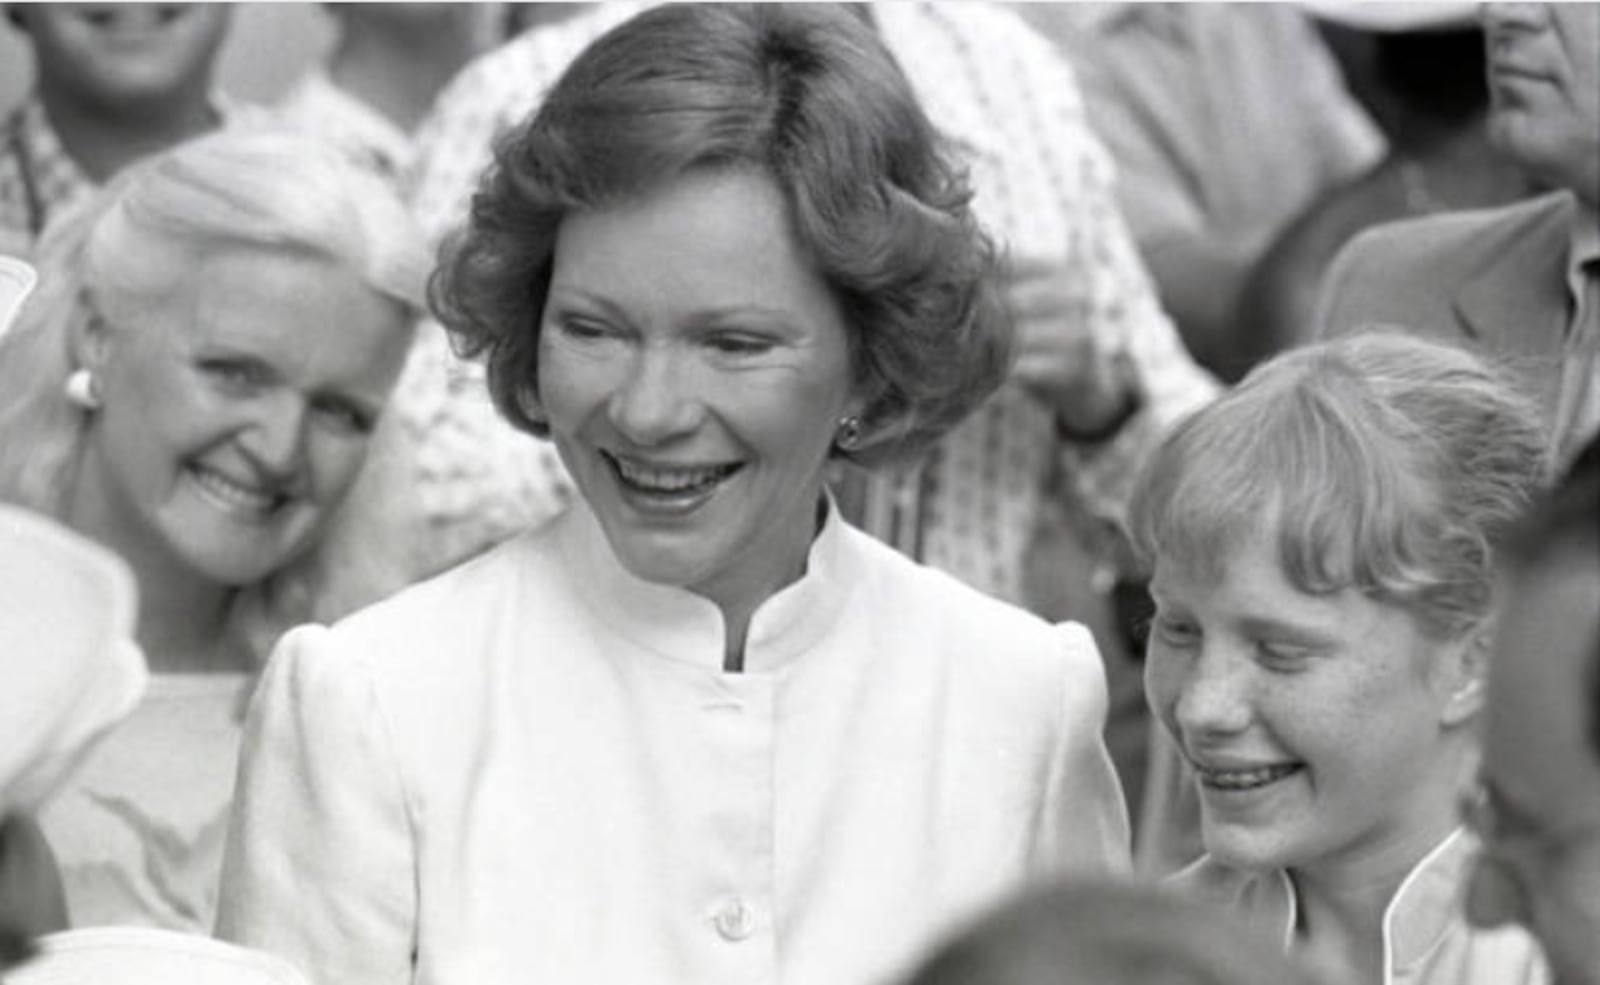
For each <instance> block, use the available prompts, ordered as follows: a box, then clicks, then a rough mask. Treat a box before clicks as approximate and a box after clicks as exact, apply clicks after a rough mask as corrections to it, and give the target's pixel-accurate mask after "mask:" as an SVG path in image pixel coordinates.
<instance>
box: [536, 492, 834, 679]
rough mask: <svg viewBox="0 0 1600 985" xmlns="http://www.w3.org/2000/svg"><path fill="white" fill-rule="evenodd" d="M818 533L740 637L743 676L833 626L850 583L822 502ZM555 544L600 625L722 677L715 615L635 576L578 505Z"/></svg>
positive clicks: (829, 511)
mask: <svg viewBox="0 0 1600 985" xmlns="http://www.w3.org/2000/svg"><path fill="white" fill-rule="evenodd" d="M825 510H826V512H825V514H824V516H823V522H822V529H821V530H820V531H819V532H818V533H817V536H816V537H815V538H814V539H813V540H812V542H811V547H810V550H809V551H808V552H807V555H806V568H805V572H804V573H803V574H801V576H800V577H799V578H798V579H796V580H795V581H794V582H792V583H790V584H789V585H787V586H785V587H784V588H782V589H780V590H779V591H777V592H776V593H774V594H773V595H772V596H770V597H769V598H768V599H767V600H766V601H764V602H762V603H761V605H760V606H758V607H757V608H756V611H755V612H754V613H753V614H752V615H751V618H750V627H749V631H748V632H747V634H746V637H745V655H744V670H743V672H742V674H743V675H745V676H748V675H751V674H765V673H773V672H776V671H779V670H781V669H782V668H784V667H785V666H786V665H787V664H789V663H790V662H791V661H793V660H795V659H796V658H797V657H799V656H800V655H801V654H803V653H805V652H806V651H808V650H810V649H811V648H812V647H813V646H815V645H816V643H817V642H818V641H819V640H820V639H821V638H822V636H823V635H824V634H826V633H827V632H828V630H829V629H830V627H832V626H833V625H834V623H835V622H836V617H837V615H838V613H839V610H840V609H841V608H842V606H843V605H844V602H845V600H846V598H847V596H848V594H849V591H848V586H849V585H850V584H851V583H852V582H853V581H855V580H856V579H855V577H854V575H853V574H852V573H851V571H850V568H851V560H852V558H854V557H855V556H856V555H855V554H853V553H852V552H851V551H850V550H849V549H848V542H849V540H850V538H851V536H852V535H854V536H865V535H864V534H859V533H858V532H856V531H854V530H851V529H850V528H849V527H848V526H847V525H846V524H845V522H844V521H843V519H842V518H841V517H840V516H839V511H838V508H837V507H836V506H835V504H834V502H833V498H832V496H826V504H825ZM556 522H557V524H558V528H557V531H556V542H557V544H558V545H559V549H560V550H561V552H562V554H563V555H564V557H565V558H566V560H567V562H568V565H569V570H571V571H573V572H574V574H575V576H576V578H577V585H578V594H579V596H580V597H581V598H582V599H583V600H584V601H585V603H586V604H587V605H588V607H589V609H590V612H591V613H592V614H593V615H594V616H595V618H597V619H598V620H600V621H601V622H602V623H604V624H605V625H607V626H608V627H610V628H611V629H613V630H614V631H616V632H618V633H620V634H621V635H623V636H624V637H626V638H627V639H628V640H629V641H630V642H632V643H633V644H634V645H636V646H638V647H641V648H643V649H645V650H647V651H650V652H651V653H654V654H655V655H657V656H660V657H663V658H665V659H668V660H673V661H676V662H679V663H686V664H692V665H694V666H697V667H701V668H703V669H705V670H710V671H716V672H718V673H722V672H723V671H722V656H723V636H724V632H723V623H722V612H721V610H719V609H718V608H717V606H716V604H715V603H713V602H712V601H711V600H709V599H707V598H705V597H703V596H700V595H696V594H695V593H694V592H691V591H689V590H687V589H684V588H678V587H676V586H670V585H659V584H656V583H654V582H648V581H645V580H644V579H642V578H639V577H637V576H635V575H634V574H633V573H632V572H630V571H628V570H627V568H625V567H623V565H622V562H621V561H620V560H619V559H618V558H617V556H616V553H615V552H614V551H612V549H611V544H610V542H609V541H608V540H607V539H606V535H605V530H604V528H603V527H601V525H600V520H599V518H598V517H596V516H595V515H594V511H593V510H591V509H590V508H589V506H588V504H587V503H585V502H584V501H583V500H582V498H581V497H580V498H578V499H577V500H575V501H574V503H573V505H572V507H571V508H570V509H568V510H567V512H566V514H565V515H563V516H562V518H561V519H559V520H558V521H556Z"/></svg>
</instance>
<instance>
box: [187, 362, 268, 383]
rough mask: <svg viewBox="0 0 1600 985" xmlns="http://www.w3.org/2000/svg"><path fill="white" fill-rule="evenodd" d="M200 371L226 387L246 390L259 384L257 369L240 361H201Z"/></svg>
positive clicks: (259, 376) (259, 374)
mask: <svg viewBox="0 0 1600 985" xmlns="http://www.w3.org/2000/svg"><path fill="white" fill-rule="evenodd" d="M199 366H200V371H201V372H202V373H204V374H205V375H206V376H207V377H209V378H211V379H212V380H215V381H216V382H217V383H220V384H222V385H224V386H227V387H234V388H246V387H251V386H254V385H256V384H257V383H259V382H261V379H262V374H261V372H260V370H259V368H258V367H256V366H255V365H253V364H252V363H250V362H247V361H245V360H242V359H202V360H201V361H200V363H199Z"/></svg>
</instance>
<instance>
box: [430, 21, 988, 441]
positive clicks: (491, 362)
mask: <svg viewBox="0 0 1600 985" xmlns="http://www.w3.org/2000/svg"><path fill="white" fill-rule="evenodd" d="M701 168H755V169H760V171H762V172H763V173H765V174H767V175H770V176H771V177H772V178H773V179H774V180H775V181H776V183H777V184H778V186H779V187H780V188H781V189H782V192H783V194H784V197H785V200H786V202H787V206H788V209H789V215H790V217H791V220H792V222H793V226H794V229H795V232H796V234H797V237H798V239H799V242H800V243H801V244H802V247H803V248H804V249H805V251H806V252H807V254H808V256H809V259H810V260H811V262H812V263H814V264H815V267H816V269H817V270H818V272H819V273H820V274H821V276H822V277H823V279H824V281H825V282H826V283H827V284H828V285H829V286H830V288H831V289H832V290H833V292H834V293H835V296H836V297H837V298H838V300H839V302H840V305H841V308H842V310H843V311H844V312H845V314H846V322H847V324H848V325H849V327H850V330H851V334H852V339H851V345H852V354H853V362H854V366H855V372H856V374H857V380H858V383H859V385H861V386H862V387H863V392H865V393H866V394H867V395H868V396H869V403H868V405H867V408H866V412H865V413H864V414H863V425H864V430H863V434H864V437H863V440H862V442H861V444H860V445H859V446H858V447H857V449H856V450H855V451H854V452H851V453H848V454H849V456H850V457H852V458H854V459H855V460H856V461H858V462H860V463H862V464H869V465H870V464H873V463H876V462H882V461H888V460H896V459H901V458H904V457H907V456H909V455H911V454H914V453H915V452H916V451H918V450H920V449H922V448H924V447H925V446H926V445H928V444H929V443H931V442H933V441H934V440H936V439H937V438H938V437H939V436H940V435H942V434H943V433H944V432H945V431H946V430H947V429H949V428H950V427H951V426H952V425H954V424H955V423H956V422H957V421H959V420H960V419H961V418H962V417H964V416H965V415H966V414H967V413H968V412H970V411H971V410H972V409H973V408H975V407H976V406H977V405H978V404H979V403H981V402H982V401H983V400H984V399H985V398H987V397H988V396H989V394H990V393H992V392H993V390H994V389H995V388H996V387H998V386H999V384H1000V383H1001V381H1002V380H1003V378H1004V375H1005V372H1006V369H1007V366H1008V361H1009V353H1010V330H1009V325H1008V323H1007V322H1006V320H1005V318H1004V317H1003V315H1002V308H1001V306H1000V305H999V304H998V302H997V300H996V298H995V296H994V294H993V286H992V280H993V278H992V276H991V273H992V270H993V265H994V250H993V248H992V246H991V244H990V242H989V240H988V239H987V237H986V236H985V235H984V234H983V233H982V231H981V230H980V229H979V227H978V224H977V222H976V220H975V219H974V217H973V215H972V212H971V209H970V199H971V192H970V191H969V189H968V185H967V182H966V177H965V175H964V174H963V173H961V172H959V171H958V170H957V169H956V168H955V167H953V166H952V164H951V163H950V161H949V160H948V159H947V158H946V156H945V151H944V149H943V147H942V146H941V141H940V139H939V137H938V135H937V134H936V133H935V131H934V128H933V126H932V124H931V123H930V122H929V120H928V118H927V117H926V116H925V115H924V113H923V111H922V109H921V108H920V106H919V105H918V103H917V100H916V97H915V95H914V93H913V92H912V90H911V87H910V84H909V83H908V82H907V80H906V78H905V76H904V75H903V74H902V73H901V71H900V69H899V66H898V65H897V64H896V63H895V61H894V58H893V56H892V55H891V54H890V52H889V51H888V49H887V48H886V47H885V46H884V44H883V43H882V41H881V40H880V39H879V37H878V36H877V34H876V32H875V31H874V30H873V29H872V27H871V25H870V23H869V22H868V21H867V20H866V19H865V18H863V17H858V16H856V15H855V13H853V12H852V11H851V10H850V9H848V8H847V7H845V6H841V5H833V4H816V5H810V4H796V5H787V4H667V5H664V6H661V7H657V8H654V9H651V10H647V11H645V12H644V13H641V14H639V15H638V16H637V17H635V18H633V19H632V20H630V21H628V22H626V23H624V24H622V25H620V26H619V27H617V28H615V29H614V30H612V31H611V32H610V33H608V34H606V35H605V36H603V37H601V38H600V39H599V40H598V41H596V42H595V43H594V44H593V45H592V46H590V47H589V48H588V49H587V50H586V51H584V52H583V54H581V55H580V56H579V57H578V59H577V60H576V61H575V62H574V63H573V64H572V65H571V67H570V68H569V69H568V70H567V72H566V73H565V74H564V75H563V76H562V78H561V79H560V81H558V82H557V83H556V85H555V86H554V88H553V89H552V90H551V91H550V93H549V95H548V96H547V97H546V98H545V100H544V102H543V104H542V105H541V106H540V108H539V109H538V110H537V111H536V112H535V113H534V114H533V115H532V116H531V117H530V118H529V119H528V120H526V121H525V122H523V123H522V124H521V125H519V126H517V127H515V128H514V129H513V130H512V131H511V132H509V133H508V134H507V135H506V136H505V137H504V138H502V139H501V140H500V141H499V143H498V144H497V146H496V148H495V160H494V164H493V165H492V166H491V167H490V168H489V170H488V171H487V172H486V174H485V176H484V178H483V180H482V182H481V184H480V186H479V188H478V191H477V193H476V195H475V196H474V198H473V201H472V210H471V220H470V223H469V224H468V227H467V229H466V231H465V234H464V236H462V237H461V238H459V239H458V240H456V241H455V242H454V243H453V244H452V245H451V246H449V247H447V250H446V253H445V259H444V261H443V262H442V263H441V265H440V267H439V269H438V270H437V271H436V272H435V274H434V277H433V280H432V282H431V284H430V300H431V302H432V304H433V307H434V310H435V313H436V314H437V315H438V317H439V319H440V320H441V321H442V322H443V323H444V324H445V325H446V326H447V327H448V328H449V329H450V330H451V332H452V333H453V335H454V337H455V339H456V345H457V348H458V350H459V351H461V352H462V354H463V355H467V356H483V357H484V358H485V361H486V363H487V373H488V379H489V386H490V392H491V394H492V396H493V398H494V400H495V403H496V405H497V406H498V407H499V409H500V411H501V413H503V414H504V415H505V416H506V417H507V418H508V419H509V420H510V421H511V422H512V423H513V424H514V425H516V426H518V427H520V428H522V429H523V430H526V431H529V432H532V433H534V434H540V435H542V434H545V433H547V424H546V422H545V421H544V420H542V418H541V411H540V403H539V396H538V393H537V364H538V331H539V324H540V316H541V313H542V310H543V307H544V304H545V300H546V294H547V291H548V289H549V283H550V276H551V267H552V261H553V255H554V251H555V247H556V241H557V237H558V234H559V231H560V226H561V222H562V220H563V218H564V217H565V216H566V215H567V214H568V213H570V212H573V211H579V210H592V209H601V208H605V207H606V206H607V205H608V204H610V203H615V202H618V201H622V200H625V199H627V198H629V197H631V196H637V195H639V194H642V193H646V192H648V191H649V190H650V189H652V188H654V187H658V186H659V185H660V184H661V183H663V182H666V181H670V180H672V179H673V178H674V177H676V176H679V175H682V174H684V173H686V172H689V171H691V170H693V169H701Z"/></svg>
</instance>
